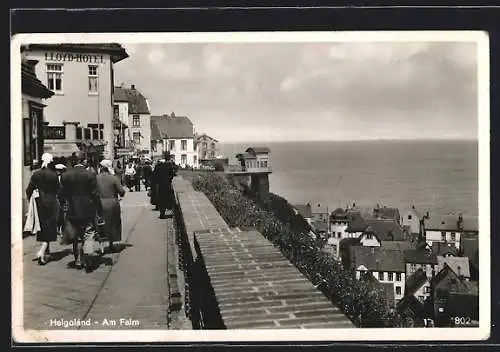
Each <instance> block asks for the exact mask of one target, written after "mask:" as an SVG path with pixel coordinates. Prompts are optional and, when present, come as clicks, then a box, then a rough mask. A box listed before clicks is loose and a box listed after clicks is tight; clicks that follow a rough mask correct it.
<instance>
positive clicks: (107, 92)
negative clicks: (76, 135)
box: [26, 50, 114, 159]
mask: <svg viewBox="0 0 500 352" xmlns="http://www.w3.org/2000/svg"><path fill="white" fill-rule="evenodd" d="M51 53H53V54H54V55H51ZM57 53H58V52H56V51H53V50H52V51H48V52H45V51H28V52H26V59H28V60H38V64H37V65H36V66H35V69H36V75H37V77H38V79H40V81H41V82H42V83H43V84H44V85H46V86H48V77H47V64H52V63H60V64H62V65H63V73H62V91H61V92H57V93H55V94H54V96H52V98H51V101H50V104H49V105H48V106H47V107H46V108H45V111H44V114H45V119H46V121H47V122H49V126H62V123H63V121H70V122H73V121H78V122H80V127H87V124H89V123H91V124H92V123H95V124H97V123H101V124H103V125H104V128H103V134H104V141H105V142H107V144H106V145H105V147H104V157H105V158H111V159H113V147H114V135H113V125H112V119H113V100H112V96H111V87H112V84H113V82H111V76H112V75H111V70H112V65H113V64H112V62H111V59H110V55H108V54H96V53H81V54H80V53H73V54H72V56H71V60H70V56H69V55H66V56H64V55H65V54H66V53H59V54H62V55H57V56H56V55H55V54H57ZM46 54H47V55H46ZM79 55H81V56H79ZM56 57H57V58H58V60H56V59H55V58H56ZM63 60H64V61H63ZM84 60H86V62H85V61H84ZM89 60H90V61H89ZM89 65H96V66H98V89H97V93H93V92H89V87H88V85H89V82H88V74H89V68H88V67H89Z"/></svg>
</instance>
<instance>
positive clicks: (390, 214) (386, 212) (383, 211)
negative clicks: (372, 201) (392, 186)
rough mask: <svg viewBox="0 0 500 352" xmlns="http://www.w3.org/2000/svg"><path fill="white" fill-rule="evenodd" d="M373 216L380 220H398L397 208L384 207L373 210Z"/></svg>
mask: <svg viewBox="0 0 500 352" xmlns="http://www.w3.org/2000/svg"><path fill="white" fill-rule="evenodd" d="M373 216H375V217H380V218H382V219H393V220H399V218H400V214H399V209H398V208H388V207H385V206H384V207H382V208H375V209H373Z"/></svg>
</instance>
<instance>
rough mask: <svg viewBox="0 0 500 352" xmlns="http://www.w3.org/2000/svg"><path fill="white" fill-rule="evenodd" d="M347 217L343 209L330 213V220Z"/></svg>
mask: <svg viewBox="0 0 500 352" xmlns="http://www.w3.org/2000/svg"><path fill="white" fill-rule="evenodd" d="M346 216H347V212H346V211H345V209H342V208H337V209H335V210H334V211H333V212H332V216H331V217H332V218H339V217H340V218H345V217H346Z"/></svg>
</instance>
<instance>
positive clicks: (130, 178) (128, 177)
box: [125, 162, 137, 192]
mask: <svg viewBox="0 0 500 352" xmlns="http://www.w3.org/2000/svg"><path fill="white" fill-rule="evenodd" d="M136 174H137V172H136V170H135V168H134V164H132V162H129V163H128V165H127V166H126V167H125V184H126V186H127V187H128V190H129V191H130V192H133V191H134V182H135V181H134V179H135V176H136Z"/></svg>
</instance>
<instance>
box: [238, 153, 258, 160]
mask: <svg viewBox="0 0 500 352" xmlns="http://www.w3.org/2000/svg"><path fill="white" fill-rule="evenodd" d="M236 158H237V159H241V158H243V159H256V157H255V155H253V154H250V153H246V152H245V153H238V154H236Z"/></svg>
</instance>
